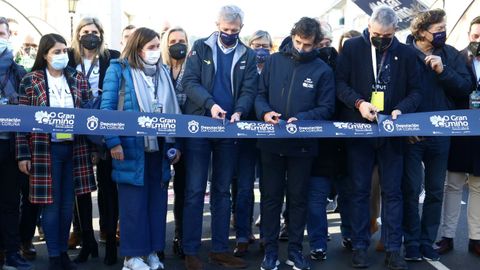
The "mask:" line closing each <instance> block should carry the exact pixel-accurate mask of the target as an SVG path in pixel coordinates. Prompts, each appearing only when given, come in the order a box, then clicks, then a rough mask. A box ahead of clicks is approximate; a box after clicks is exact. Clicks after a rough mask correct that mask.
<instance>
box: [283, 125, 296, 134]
mask: <svg viewBox="0 0 480 270" xmlns="http://www.w3.org/2000/svg"><path fill="white" fill-rule="evenodd" d="M285 128H286V129H287V132H288V133H290V134H295V133H297V130H298V129H297V125H295V124H292V123H290V124H288V125H286V126H285Z"/></svg>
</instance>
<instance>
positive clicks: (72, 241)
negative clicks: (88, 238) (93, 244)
mask: <svg viewBox="0 0 480 270" xmlns="http://www.w3.org/2000/svg"><path fill="white" fill-rule="evenodd" d="M81 243H82V234H81V233H80V232H72V233H70V238H68V249H76V248H77V246H80V244H81Z"/></svg>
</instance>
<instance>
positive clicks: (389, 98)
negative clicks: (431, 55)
mask: <svg viewBox="0 0 480 270" xmlns="http://www.w3.org/2000/svg"><path fill="white" fill-rule="evenodd" d="M377 55H378V53H377ZM386 57H388V58H389V59H388V60H386V62H389V63H390V80H389V82H388V83H387V85H386V86H387V90H386V91H385V93H384V95H385V96H384V98H385V100H384V111H383V112H382V113H383V114H390V113H391V112H392V111H393V110H395V109H399V110H400V111H401V112H402V113H412V112H415V111H416V110H417V108H418V106H419V104H420V102H421V100H422V91H423V90H422V85H421V81H420V74H419V67H418V63H417V61H416V57H415V52H414V50H413V49H412V48H409V47H408V46H407V45H404V44H401V43H400V42H399V41H398V40H397V38H395V37H394V38H393V41H392V44H391V45H390V47H389V48H388V49H387V56H386ZM380 58H381V56H377V61H378V62H379V61H380ZM335 73H336V82H337V97H338V99H339V100H340V101H341V102H342V104H341V108H340V112H339V113H340V119H341V120H343V121H353V122H366V121H367V120H366V119H364V118H363V117H362V116H361V114H360V112H359V111H358V109H356V108H355V102H356V101H357V100H359V99H364V100H365V101H370V100H371V95H372V85H373V84H374V74H373V68H372V51H371V42H370V34H369V32H368V29H365V31H364V32H363V34H362V36H359V37H354V38H351V39H348V40H347V41H346V42H345V44H344V47H343V51H342V53H340V55H339V56H338V58H337V66H336V72H335Z"/></svg>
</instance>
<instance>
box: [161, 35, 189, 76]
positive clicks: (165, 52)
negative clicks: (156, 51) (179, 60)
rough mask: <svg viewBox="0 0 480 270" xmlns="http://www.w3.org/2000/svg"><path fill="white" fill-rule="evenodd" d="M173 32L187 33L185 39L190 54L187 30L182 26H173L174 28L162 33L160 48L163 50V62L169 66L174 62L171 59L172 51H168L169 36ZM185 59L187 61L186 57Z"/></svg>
mask: <svg viewBox="0 0 480 270" xmlns="http://www.w3.org/2000/svg"><path fill="white" fill-rule="evenodd" d="M173 32H182V33H183V34H184V35H185V41H186V42H187V44H186V45H187V54H188V36H187V32H185V30H183V28H181V27H179V26H176V27H172V28H170V29H168V30H167V31H165V33H164V34H163V35H162V40H161V43H160V50H161V51H162V61H163V64H164V65H167V66H169V67H170V66H171V64H172V61H171V58H170V52H169V51H168V47H169V44H168V38H169V37H170V34H171V33H173ZM183 61H185V59H184V60H183Z"/></svg>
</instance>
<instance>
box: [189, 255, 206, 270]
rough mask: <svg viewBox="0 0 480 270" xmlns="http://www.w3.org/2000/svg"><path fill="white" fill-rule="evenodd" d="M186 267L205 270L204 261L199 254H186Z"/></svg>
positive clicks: (191, 269) (190, 269)
mask: <svg viewBox="0 0 480 270" xmlns="http://www.w3.org/2000/svg"><path fill="white" fill-rule="evenodd" d="M185 269H187V270H203V264H202V261H201V260H200V259H199V258H198V257H197V256H189V255H186V256H185Z"/></svg>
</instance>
